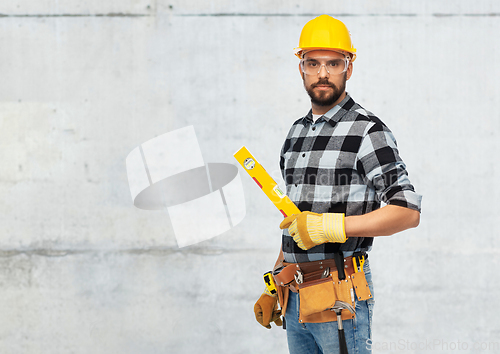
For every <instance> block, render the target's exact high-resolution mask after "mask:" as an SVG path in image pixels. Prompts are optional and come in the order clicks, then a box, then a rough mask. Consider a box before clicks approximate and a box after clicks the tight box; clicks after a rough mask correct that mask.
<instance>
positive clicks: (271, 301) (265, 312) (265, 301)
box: [253, 292, 283, 329]
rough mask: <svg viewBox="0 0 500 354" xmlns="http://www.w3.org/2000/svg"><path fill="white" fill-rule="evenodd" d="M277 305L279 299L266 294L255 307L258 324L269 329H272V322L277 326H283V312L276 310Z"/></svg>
mask: <svg viewBox="0 0 500 354" xmlns="http://www.w3.org/2000/svg"><path fill="white" fill-rule="evenodd" d="M277 305H278V299H277V297H276V296H271V295H268V294H267V293H266V292H264V293H263V294H262V295H261V296H260V298H259V300H257V302H256V303H255V306H254V307H253V311H254V312H255V319H256V320H257V322H259V323H260V324H261V325H262V326H264V327H266V328H267V329H271V322H274V323H275V324H276V325H277V326H282V325H283V322H282V321H281V311H280V310H277V309H276V307H277Z"/></svg>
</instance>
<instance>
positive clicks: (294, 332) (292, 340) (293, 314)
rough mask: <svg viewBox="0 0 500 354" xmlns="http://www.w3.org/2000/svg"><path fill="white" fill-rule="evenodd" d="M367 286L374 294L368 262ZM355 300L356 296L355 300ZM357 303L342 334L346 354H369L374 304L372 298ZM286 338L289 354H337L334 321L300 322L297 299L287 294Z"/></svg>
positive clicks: (344, 322) (336, 332)
mask: <svg viewBox="0 0 500 354" xmlns="http://www.w3.org/2000/svg"><path fill="white" fill-rule="evenodd" d="M363 270H364V272H365V276H366V280H367V282H368V286H369V287H370V290H371V292H372V295H374V294H373V283H372V274H371V271H370V266H369V264H368V260H366V262H365V265H364V267H363ZM355 298H356V297H355ZM355 303H356V317H355V318H353V319H351V320H344V321H342V324H343V325H344V332H345V337H346V342H347V349H348V351H349V354H367V353H368V354H369V353H371V350H369V349H368V348H370V346H369V345H368V344H369V343H367V340H368V339H371V327H372V312H373V305H374V304H375V299H374V296H373V297H372V299H369V300H367V301H358V300H357V299H356V300H355ZM285 320H286V335H287V339H288V350H289V351H290V354H338V353H339V352H340V349H339V339H338V327H337V322H336V321H333V322H325V323H299V296H298V294H297V293H294V292H291V291H290V292H289V298H288V306H287V309H286V314H285Z"/></svg>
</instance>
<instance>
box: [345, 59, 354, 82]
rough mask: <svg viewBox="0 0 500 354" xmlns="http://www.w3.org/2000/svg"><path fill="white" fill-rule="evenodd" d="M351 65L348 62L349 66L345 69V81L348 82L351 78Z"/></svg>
mask: <svg viewBox="0 0 500 354" xmlns="http://www.w3.org/2000/svg"><path fill="white" fill-rule="evenodd" d="M352 68H353V66H352V63H351V62H349V66H348V67H347V72H346V80H349V79H350V78H351V75H352Z"/></svg>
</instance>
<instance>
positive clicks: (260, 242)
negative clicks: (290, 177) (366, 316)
mask: <svg viewBox="0 0 500 354" xmlns="http://www.w3.org/2000/svg"><path fill="white" fill-rule="evenodd" d="M322 13H328V14H331V15H333V16H336V17H337V18H339V19H341V20H343V21H344V22H345V23H346V24H347V26H348V28H349V29H350V31H351V33H352V36H353V41H354V44H355V46H356V47H357V48H358V53H359V54H358V59H357V60H356V62H355V66H354V74H353V77H352V79H351V80H350V81H349V83H348V91H349V92H350V93H351V95H352V96H353V97H354V99H355V100H356V101H358V102H359V103H360V104H361V105H363V106H364V107H365V108H367V109H369V110H371V111H372V112H374V113H375V114H377V115H378V116H379V117H380V118H381V119H382V120H383V121H384V122H385V123H387V124H388V126H389V127H390V128H391V129H392V131H393V132H394V134H395V135H396V138H397V139H398V143H399V148H400V152H401V155H402V157H403V159H404V160H405V162H406V163H407V165H408V168H409V172H410V179H411V180H412V182H413V183H414V185H415V186H416V188H417V191H418V192H419V193H421V194H423V195H424V199H423V214H422V220H421V225H420V226H419V227H418V228H417V229H415V230H409V231H406V232H404V233H402V234H399V235H396V236H393V237H388V238H382V239H377V240H376V241H375V244H374V249H373V252H372V254H371V255H370V261H371V265H372V269H373V272H374V281H375V292H376V301H377V304H376V307H375V317H374V322H373V325H374V329H373V335H374V342H375V346H376V347H377V348H378V349H379V350H377V351H376V352H381V353H382V352H385V353H389V352H405V353H421V352H447V350H445V349H446V348H448V351H449V352H454V351H453V350H451V349H452V348H453V345H455V348H456V347H457V346H458V347H460V346H461V349H462V351H463V352H470V353H476V352H478V353H479V352H491V353H493V352H498V348H499V344H498V342H500V324H499V322H498V315H499V313H500V308H499V305H498V301H496V299H497V298H498V296H499V295H500V285H499V284H498V275H497V269H498V265H499V257H498V255H499V254H500V244H499V243H500V241H499V240H498V238H497V235H498V232H497V228H496V227H495V226H494V225H495V224H496V222H497V221H498V207H499V204H498V200H499V198H500V196H499V188H497V187H496V182H497V180H498V175H499V170H498V169H499V168H498V162H499V161H498V156H497V153H498V150H499V145H500V143H499V139H498V136H499V132H500V123H499V122H500V120H499V114H498V109H497V106H498V104H499V103H500V102H499V94H500V92H499V91H500V83H499V82H500V81H499V80H498V77H499V75H498V74H499V72H498V70H499V69H498V60H499V59H500V57H499V45H498V41H497V40H496V34H497V33H499V31H500V4H499V3H498V2H495V1H486V0H483V1H475V2H474V3H472V2H469V1H465V0H462V1H440V2H435V1H430V0H428V1H420V2H403V1H389V0H387V1H377V2H371V1H357V2H347V1H319V0H316V1H310V2H285V1H272V2H269V1H254V2H252V3H246V2H236V1H222V0H219V1H210V2H201V1H192V2H183V1H179V0H172V1H165V0H157V1H155V0H151V1H146V0H123V1H107V2H100V1H94V0H93V1H90V0H88V1H66V2H59V1H55V0H44V1H37V2H34V1H31V0H29V1H28V0H25V1H15V2H3V3H1V4H0V48H1V50H0V52H1V55H0V73H1V78H2V80H1V83H0V161H1V168H0V289H1V290H0V318H1V319H2V320H1V321H0V352H1V353H116V352H120V353H192V352H205V353H262V352H264V351H272V352H275V353H287V349H286V339H285V332H284V331H282V330H279V329H274V330H272V331H266V330H264V329H262V328H261V327H260V326H259V325H258V324H257V323H256V322H255V320H254V318H253V304H254V302H255V300H256V299H257V298H258V296H259V295H260V293H261V290H262V280H261V275H262V273H263V272H264V271H266V270H268V268H269V267H271V266H272V264H274V260H275V258H276V254H277V250H278V247H279V243H280V238H279V235H280V231H279V230H278V224H279V221H280V215H279V213H277V212H276V211H275V209H274V207H273V206H272V205H271V204H270V203H269V202H268V201H267V200H266V198H265V197H263V195H261V193H260V192H259V191H258V189H256V187H255V186H254V183H253V182H252V181H251V180H250V179H249V178H247V177H246V176H245V175H242V181H243V184H244V187H245V188H246V201H247V216H246V218H245V220H244V221H243V222H242V223H241V224H239V225H238V226H236V227H235V228H234V229H233V230H231V231H229V232H227V233H225V234H223V235H221V236H219V237H217V238H215V239H213V240H210V241H206V242H204V243H201V244H199V245H196V246H192V247H188V248H184V249H179V248H178V247H177V246H176V243H175V238H174V235H173V233H172V230H171V225H170V222H169V218H168V215H167V214H166V213H164V212H160V211H145V210H139V209H137V208H134V207H133V205H132V202H131V200H130V193H129V190H128V184H127V177H126V171H125V157H126V156H127V154H128V153H129V152H130V151H131V150H132V149H133V148H134V147H136V146H137V145H139V144H140V143H142V142H144V141H147V140H149V139H151V138H152V137H154V136H157V135H160V134H162V133H165V132H168V131H171V130H174V129H177V128H181V127H184V126H187V125H194V127H195V130H196V133H197V135H198V139H199V142H200V145H201V149H202V152H203V154H204V158H205V161H207V162H229V163H233V158H232V154H233V152H234V151H236V150H237V149H238V148H239V147H240V146H241V145H246V146H247V147H248V148H249V149H250V150H251V151H252V152H253V153H254V155H255V156H257V158H258V159H259V160H260V162H261V163H262V164H263V165H264V166H265V167H266V169H267V170H268V171H269V172H270V173H271V174H272V175H273V176H275V177H276V178H278V176H279V174H278V167H279V166H278V154H279V149H280V147H281V144H282V142H283V139H284V137H285V135H286V133H287V131H288V128H289V126H290V124H291V123H292V122H293V121H294V120H295V119H297V118H299V117H300V116H302V115H303V114H305V113H306V112H307V110H308V109H309V101H308V97H307V94H306V93H305V92H304V90H303V88H302V83H301V79H300V77H299V75H298V72H297V59H296V58H295V57H294V56H293V53H292V49H293V48H294V47H295V46H296V45H297V43H298V36H299V34H300V31H301V28H302V26H303V25H304V24H305V22H307V21H308V20H309V19H311V18H313V17H314V16H316V15H319V14H322ZM429 343H430V344H432V345H434V346H433V347H432V350H431V349H429V348H430V347H429V346H428V345H429ZM464 343H466V344H467V348H466V350H463V349H465V347H464ZM495 343H496V344H495ZM396 345H397V346H396ZM425 345H427V346H425ZM495 345H496V347H495ZM481 346H482V349H485V348H486V349H494V348H496V349H497V350H496V351H495V350H481V349H480V348H481ZM387 347H389V348H388V350H385V349H387ZM475 347H478V348H479V349H477V348H476V349H475ZM389 349H390V350H389ZM455 351H456V350H455Z"/></svg>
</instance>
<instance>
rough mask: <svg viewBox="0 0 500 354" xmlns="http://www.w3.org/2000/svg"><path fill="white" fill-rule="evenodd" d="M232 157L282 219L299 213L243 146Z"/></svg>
mask: <svg viewBox="0 0 500 354" xmlns="http://www.w3.org/2000/svg"><path fill="white" fill-rule="evenodd" d="M234 157H235V158H236V160H238V162H239V163H240V165H241V166H243V168H244V169H245V171H247V173H248V174H249V175H250V177H252V178H253V180H254V181H255V183H257V185H258V186H259V187H260V188H261V189H262V191H263V192H264V193H265V194H266V195H267V197H268V198H269V199H270V200H271V202H273V204H274V205H275V206H276V208H278V210H279V211H280V212H281V214H283V216H284V217H287V216H289V215H292V214H299V213H300V210H299V208H297V206H296V205H295V204H293V202H292V201H291V200H290V198H288V196H287V195H286V194H285V193H283V191H282V190H281V189H280V188H279V186H278V183H276V182H275V181H274V180H273V179H272V178H271V176H270V175H269V173H267V171H266V170H265V169H264V167H262V165H261V164H260V163H259V162H258V161H257V160H256V159H255V157H253V156H252V154H251V153H250V151H248V149H247V148H246V147H244V146H243V147H242V148H241V149H239V150H238V151H236V153H235V154H234Z"/></svg>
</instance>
